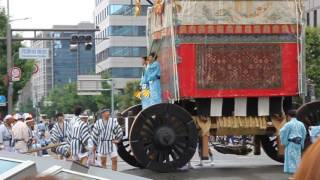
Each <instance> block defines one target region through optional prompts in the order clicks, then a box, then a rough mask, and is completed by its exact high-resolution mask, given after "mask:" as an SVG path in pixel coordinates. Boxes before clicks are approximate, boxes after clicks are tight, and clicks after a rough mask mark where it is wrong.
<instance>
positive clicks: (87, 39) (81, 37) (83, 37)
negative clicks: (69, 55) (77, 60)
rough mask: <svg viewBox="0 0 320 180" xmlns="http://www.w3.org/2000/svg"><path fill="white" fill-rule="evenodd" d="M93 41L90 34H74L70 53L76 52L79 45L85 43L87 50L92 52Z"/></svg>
mask: <svg viewBox="0 0 320 180" xmlns="http://www.w3.org/2000/svg"><path fill="white" fill-rule="evenodd" d="M92 41H93V38H92V36H91V35H90V34H73V35H71V38H70V51H76V50H77V46H78V45H79V43H84V47H85V50H91V49H92Z"/></svg>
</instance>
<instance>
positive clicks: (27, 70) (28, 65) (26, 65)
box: [0, 11, 34, 113]
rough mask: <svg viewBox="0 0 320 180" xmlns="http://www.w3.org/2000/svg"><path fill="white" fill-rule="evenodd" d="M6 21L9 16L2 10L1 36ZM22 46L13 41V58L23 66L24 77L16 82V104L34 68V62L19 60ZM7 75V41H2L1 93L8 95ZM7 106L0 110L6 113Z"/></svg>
mask: <svg viewBox="0 0 320 180" xmlns="http://www.w3.org/2000/svg"><path fill="white" fill-rule="evenodd" d="M6 23H7V17H6V15H5V13H4V12H3V11H2V12H0V36H1V37H5V36H6ZM20 47H21V43H20V42H13V44H12V58H13V59H14V66H15V67H19V68H21V71H22V77H21V79H20V81H18V82H14V85H13V88H14V92H13V103H14V104H15V103H16V102H17V100H18V92H19V91H20V90H21V89H22V88H23V87H24V86H25V85H26V83H27V82H28V81H29V80H30V78H31V75H32V69H33V65H34V62H33V61H29V60H28V61H26V60H19V59H18V56H17V55H18V51H19V48H20ZM6 77H7V46H6V41H0V95H5V96H7V94H8V93H7V83H5V81H4V80H5V79H6ZM6 111H7V109H6V107H0V112H2V113H6Z"/></svg>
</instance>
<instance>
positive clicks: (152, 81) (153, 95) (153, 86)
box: [145, 53, 162, 106]
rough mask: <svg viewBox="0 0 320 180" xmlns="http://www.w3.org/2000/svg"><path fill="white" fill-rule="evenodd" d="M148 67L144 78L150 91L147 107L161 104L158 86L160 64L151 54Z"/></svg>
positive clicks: (153, 54)
mask: <svg viewBox="0 0 320 180" xmlns="http://www.w3.org/2000/svg"><path fill="white" fill-rule="evenodd" d="M148 58H149V61H150V63H149V65H148V68H147V69H146V73H145V76H146V77H145V78H146V81H147V85H148V86H149V90H150V99H149V104H148V105H149V106H151V105H155V104H159V103H161V101H162V100H161V86H160V64H159V63H158V61H157V56H156V55H155V53H151V54H150V56H149V57H148Z"/></svg>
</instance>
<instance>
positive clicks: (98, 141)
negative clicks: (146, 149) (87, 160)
mask: <svg viewBox="0 0 320 180" xmlns="http://www.w3.org/2000/svg"><path fill="white" fill-rule="evenodd" d="M122 137H123V132H122V129H121V126H120V125H119V123H118V121H117V119H113V118H109V120H108V121H104V120H102V119H99V120H98V121H97V122H96V123H95V124H94V126H93V131H92V141H93V143H94V145H95V146H97V152H98V153H99V155H100V156H106V155H111V154H112V153H115V151H116V148H115V146H114V144H113V143H112V140H121V139H122Z"/></svg>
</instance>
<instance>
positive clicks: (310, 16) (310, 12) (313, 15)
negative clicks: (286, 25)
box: [305, 0, 320, 27]
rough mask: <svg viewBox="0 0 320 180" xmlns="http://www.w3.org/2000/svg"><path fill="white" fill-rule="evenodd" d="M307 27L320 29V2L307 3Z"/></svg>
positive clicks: (309, 1)
mask: <svg viewBox="0 0 320 180" xmlns="http://www.w3.org/2000/svg"><path fill="white" fill-rule="evenodd" d="M305 7H306V16H307V17H306V18H307V26H311V27H320V0H307V1H305Z"/></svg>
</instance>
